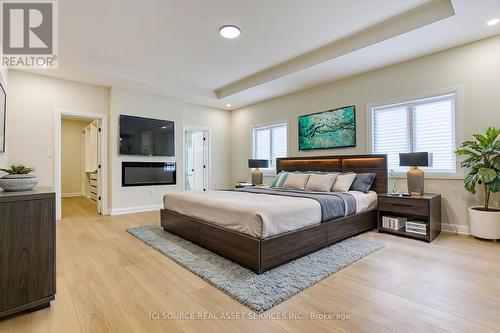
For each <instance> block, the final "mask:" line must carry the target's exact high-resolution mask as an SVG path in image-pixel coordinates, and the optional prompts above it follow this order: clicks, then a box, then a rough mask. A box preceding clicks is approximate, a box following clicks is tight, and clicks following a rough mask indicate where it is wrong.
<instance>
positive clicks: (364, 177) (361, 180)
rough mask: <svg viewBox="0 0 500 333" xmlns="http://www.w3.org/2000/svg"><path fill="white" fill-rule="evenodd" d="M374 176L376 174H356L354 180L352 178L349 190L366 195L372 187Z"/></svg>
mask: <svg viewBox="0 0 500 333" xmlns="http://www.w3.org/2000/svg"><path fill="white" fill-rule="evenodd" d="M376 175H377V174H376V173H373V172H370V173H358V174H357V175H356V178H354V181H353V182H352V185H351V188H350V189H351V190H353V191H360V192H363V193H368V192H369V191H370V189H371V187H372V184H373V182H374V181H375V176H376Z"/></svg>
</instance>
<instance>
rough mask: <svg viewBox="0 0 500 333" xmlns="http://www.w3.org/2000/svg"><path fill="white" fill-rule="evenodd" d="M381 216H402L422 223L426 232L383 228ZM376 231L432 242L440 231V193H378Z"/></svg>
mask: <svg viewBox="0 0 500 333" xmlns="http://www.w3.org/2000/svg"><path fill="white" fill-rule="evenodd" d="M383 216H389V217H403V218H406V219H407V220H408V221H415V222H418V223H420V224H424V225H425V226H426V234H425V235H423V234H416V233H411V232H407V231H406V230H405V229H404V228H402V229H399V230H394V229H389V228H384V227H383V225H382V217H383ZM378 231H379V232H384V233H388V234H393V235H397V236H403V237H408V238H413V239H419V240H423V241H426V242H429V243H430V242H432V241H433V240H434V239H435V238H436V237H437V236H438V235H439V234H440V233H441V195H440V194H432V193H425V194H424V195H422V196H414V197H403V196H397V195H389V194H387V193H383V194H379V195H378Z"/></svg>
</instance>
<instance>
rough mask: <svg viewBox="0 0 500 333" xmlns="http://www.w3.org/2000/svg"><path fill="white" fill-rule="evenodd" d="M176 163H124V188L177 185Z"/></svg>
mask: <svg viewBox="0 0 500 333" xmlns="http://www.w3.org/2000/svg"><path fill="white" fill-rule="evenodd" d="M176 168H177V167H176V163H175V162H122V186H123V187H128V186H150V185H175V184H176V183H177V176H176Z"/></svg>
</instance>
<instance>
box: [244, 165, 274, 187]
mask: <svg viewBox="0 0 500 333" xmlns="http://www.w3.org/2000/svg"><path fill="white" fill-rule="evenodd" d="M248 167H249V168H255V169H254V170H253V171H252V184H253V185H262V180H263V178H264V174H263V173H262V171H261V170H260V169H259V168H268V167H269V161H268V160H254V159H249V160H248Z"/></svg>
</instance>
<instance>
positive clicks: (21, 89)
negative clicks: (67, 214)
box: [7, 70, 109, 187]
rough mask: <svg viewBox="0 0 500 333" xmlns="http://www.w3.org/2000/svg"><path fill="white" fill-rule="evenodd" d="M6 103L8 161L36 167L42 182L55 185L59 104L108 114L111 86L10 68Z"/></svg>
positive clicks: (66, 107)
mask: <svg viewBox="0 0 500 333" xmlns="http://www.w3.org/2000/svg"><path fill="white" fill-rule="evenodd" d="M7 105H8V106H9V118H8V123H7V135H8V141H7V148H8V151H9V162H10V163H23V164H26V165H29V166H32V167H34V168H35V170H36V171H35V174H36V175H37V176H38V179H39V184H40V186H50V187H54V165H55V164H54V146H55V136H54V129H55V114H56V108H61V109H64V110H69V111H76V112H81V113H97V114H107V113H108V110H109V89H108V88H105V87H100V86H94V85H89V84H84V83H78V82H73V81H67V80H60V79H55V78H49V77H45V76H40V75H34V74H30V73H26V72H21V71H16V70H10V71H9V94H8V95H7Z"/></svg>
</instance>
